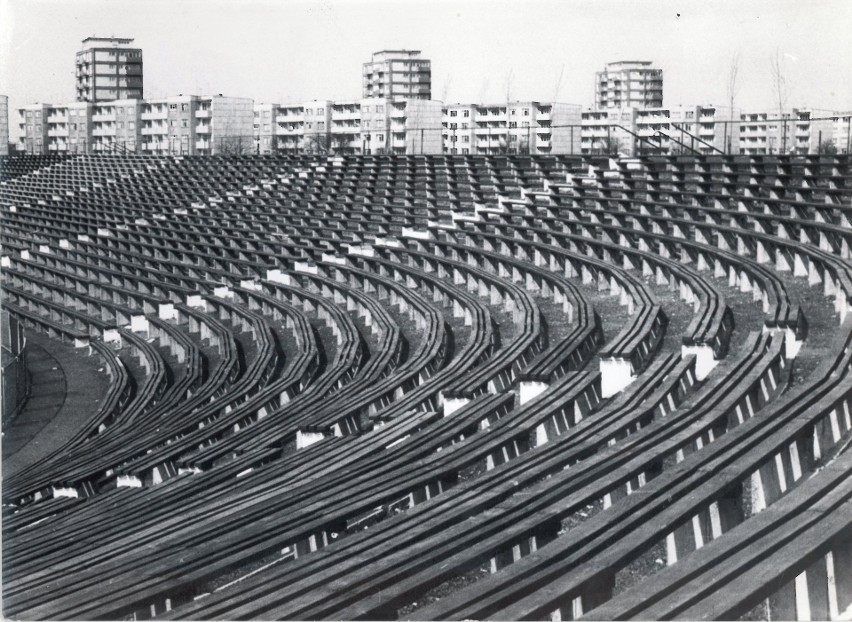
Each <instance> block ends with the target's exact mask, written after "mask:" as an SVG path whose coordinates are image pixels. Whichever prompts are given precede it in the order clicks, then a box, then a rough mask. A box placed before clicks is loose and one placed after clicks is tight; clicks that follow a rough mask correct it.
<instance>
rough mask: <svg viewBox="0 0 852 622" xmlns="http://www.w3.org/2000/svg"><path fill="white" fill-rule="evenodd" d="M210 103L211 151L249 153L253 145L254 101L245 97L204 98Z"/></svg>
mask: <svg viewBox="0 0 852 622" xmlns="http://www.w3.org/2000/svg"><path fill="white" fill-rule="evenodd" d="M205 99H209V100H210V101H211V102H212V105H211V112H212V114H211V116H210V126H211V143H212V153H213V154H214V155H216V154H240V153H251V151H252V148H253V146H254V138H253V135H252V134H253V126H254V114H253V108H254V101H253V100H251V99H249V98H246V97H219V96H215V97H211V98H205Z"/></svg>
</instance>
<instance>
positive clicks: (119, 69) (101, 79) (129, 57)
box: [76, 37, 143, 103]
mask: <svg viewBox="0 0 852 622" xmlns="http://www.w3.org/2000/svg"><path fill="white" fill-rule="evenodd" d="M132 43H133V39H118V38H115V37H89V38H87V39H83V49H82V50H80V51H79V52H77V62H76V65H77V72H76V76H77V101H80V102H92V103H96V102H101V101H114V100H116V99H142V96H143V95H142V50H141V49H140V48H135V47H131V44H132Z"/></svg>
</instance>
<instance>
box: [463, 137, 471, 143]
mask: <svg viewBox="0 0 852 622" xmlns="http://www.w3.org/2000/svg"><path fill="white" fill-rule="evenodd" d="M462 142H463V143H469V142H470V136H462Z"/></svg>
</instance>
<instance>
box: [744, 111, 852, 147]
mask: <svg viewBox="0 0 852 622" xmlns="http://www.w3.org/2000/svg"><path fill="white" fill-rule="evenodd" d="M849 114H850V113H848V112H846V113H840V112H834V113H828V112H826V113H817V112H815V111H812V110H809V109H800V108H793V109H792V110H790V111H784V112H778V111H775V112H772V111H770V112H766V111H761V112H746V113H743V114H741V115H740V135H739V153H741V154H745V155H772V154H805V153H820V152H822V151H824V150H826V149H828V148H829V147H828V145H832V146H833V147H832V148H834V149H836V148H837V147H838V146H841V147H842V146H843V145H844V142H843V138H844V136H843V130H844V128H845V126H844V125H843V121H842V119H843V118H844V115H849ZM846 118H847V119H848V116H847V117H846ZM835 119H838V120H837V121H836V120H835ZM847 132H848V130H847ZM847 142H848V141H847ZM847 149H848V147H847ZM838 151H841V150H840V149H838ZM847 152H848V151H847Z"/></svg>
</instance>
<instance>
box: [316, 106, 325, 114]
mask: <svg viewBox="0 0 852 622" xmlns="http://www.w3.org/2000/svg"><path fill="white" fill-rule="evenodd" d="M323 114H325V108H317V116H319V115H323Z"/></svg>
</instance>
